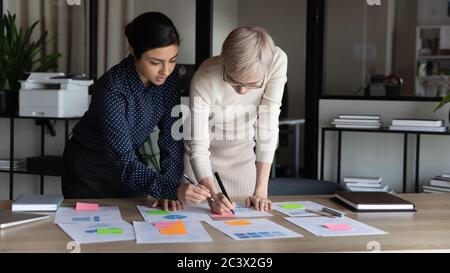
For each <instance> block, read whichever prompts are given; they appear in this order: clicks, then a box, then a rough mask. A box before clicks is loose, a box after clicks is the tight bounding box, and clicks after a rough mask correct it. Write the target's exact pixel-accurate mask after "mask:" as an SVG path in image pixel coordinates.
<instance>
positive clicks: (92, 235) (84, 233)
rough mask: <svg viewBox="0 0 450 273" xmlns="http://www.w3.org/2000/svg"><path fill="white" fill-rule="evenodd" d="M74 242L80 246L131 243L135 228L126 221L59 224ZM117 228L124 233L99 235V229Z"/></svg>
mask: <svg viewBox="0 0 450 273" xmlns="http://www.w3.org/2000/svg"><path fill="white" fill-rule="evenodd" d="M58 226H59V227H60V228H61V229H62V230H63V231H64V232H65V233H67V235H69V236H70V237H71V238H72V239H73V240H74V241H76V242H78V243H80V244H93V243H106V242H117V241H131V240H134V239H135V236H134V230H133V226H132V225H131V224H129V223H127V222H125V221H120V222H117V223H84V224H58ZM105 228H106V229H109V228H115V229H120V230H121V231H122V232H121V233H117V234H98V233H97V230H98V229H105Z"/></svg>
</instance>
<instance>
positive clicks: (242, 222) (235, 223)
mask: <svg viewBox="0 0 450 273" xmlns="http://www.w3.org/2000/svg"><path fill="white" fill-rule="evenodd" d="M225 224H227V225H229V226H249V225H251V224H252V223H250V222H249V221H247V220H238V221H227V222H225Z"/></svg>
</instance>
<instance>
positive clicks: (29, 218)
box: [0, 210, 50, 229]
mask: <svg viewBox="0 0 450 273" xmlns="http://www.w3.org/2000/svg"><path fill="white" fill-rule="evenodd" d="M46 218H50V216H49V215H36V214H31V213H24V212H12V211H9V210H0V229H4V228H8V227H12V226H17V225H22V224H26V223H30V222H35V221H39V220H43V219H46Z"/></svg>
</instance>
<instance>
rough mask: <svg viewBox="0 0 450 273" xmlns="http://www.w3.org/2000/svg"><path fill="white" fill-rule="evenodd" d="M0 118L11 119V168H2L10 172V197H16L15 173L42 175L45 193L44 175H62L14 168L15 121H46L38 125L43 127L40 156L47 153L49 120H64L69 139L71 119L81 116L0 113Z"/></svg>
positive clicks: (66, 136) (42, 191) (2, 171)
mask: <svg viewBox="0 0 450 273" xmlns="http://www.w3.org/2000/svg"><path fill="white" fill-rule="evenodd" d="M0 118H2V119H9V120H10V151H9V152H10V154H9V160H10V165H11V168H10V169H9V170H5V169H2V170H0V173H9V199H10V200H12V199H13V198H14V175H15V174H26V175H39V176H40V179H41V180H40V193H41V194H44V177H45V176H60V175H56V174H55V173H45V172H30V171H28V170H26V169H22V168H21V169H14V168H13V167H12V166H13V162H14V160H15V158H14V148H15V147H14V146H15V140H14V136H15V121H16V120H24V119H31V120H36V121H44V122H40V123H38V125H39V126H40V127H41V154H40V156H44V155H45V129H46V126H47V121H50V120H58V121H64V125H65V130H64V133H65V141H67V140H68V139H69V123H70V121H75V120H79V119H80V118H81V117H70V118H47V117H19V116H17V115H0Z"/></svg>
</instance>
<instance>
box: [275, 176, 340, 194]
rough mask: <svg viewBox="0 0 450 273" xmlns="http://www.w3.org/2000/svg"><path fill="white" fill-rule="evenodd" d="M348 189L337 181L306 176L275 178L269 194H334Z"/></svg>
mask: <svg viewBox="0 0 450 273" xmlns="http://www.w3.org/2000/svg"><path fill="white" fill-rule="evenodd" d="M338 191H346V190H345V188H344V187H343V186H341V185H339V184H337V183H334V182H328V181H318V180H312V179H304V178H274V179H271V180H270V181H269V195H270V196H276V195H333V194H335V193H336V192H338Z"/></svg>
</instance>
